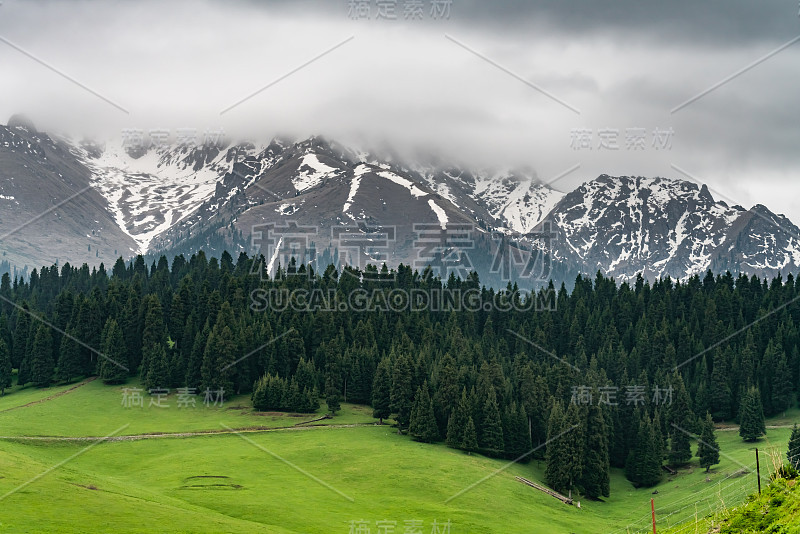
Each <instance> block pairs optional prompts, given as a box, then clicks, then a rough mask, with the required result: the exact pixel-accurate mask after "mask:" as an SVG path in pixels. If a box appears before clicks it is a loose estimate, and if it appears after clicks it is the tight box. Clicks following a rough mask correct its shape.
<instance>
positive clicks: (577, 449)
mask: <svg viewBox="0 0 800 534" xmlns="http://www.w3.org/2000/svg"><path fill="white" fill-rule="evenodd" d="M584 410H585V407H584V406H580V405H578V404H572V403H570V405H569V407H568V408H567V412H566V414H565V415H564V429H563V432H564V435H563V436H562V438H561V446H562V447H563V449H564V457H565V462H564V465H565V467H566V472H567V481H568V483H567V489H568V490H570V491H572V489H573V488H574V487H575V484H577V483H578V481H580V479H581V475H582V474H583V464H584V459H585V451H584V442H585V434H584V424H583V422H584V419H585V417H584V414H583V412H584Z"/></svg>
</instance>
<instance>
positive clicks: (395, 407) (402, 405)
mask: <svg viewBox="0 0 800 534" xmlns="http://www.w3.org/2000/svg"><path fill="white" fill-rule="evenodd" d="M412 387H413V384H412V382H411V362H410V361H409V359H408V356H406V355H405V354H401V355H400V356H398V358H397V361H396V362H395V363H394V368H393V369H392V389H391V394H390V400H391V409H392V413H394V414H395V415H396V420H397V426H398V428H399V429H404V428H407V427H408V421H409V419H410V418H411V406H412V403H413V402H414V391H413V390H412V389H411V388H412Z"/></svg>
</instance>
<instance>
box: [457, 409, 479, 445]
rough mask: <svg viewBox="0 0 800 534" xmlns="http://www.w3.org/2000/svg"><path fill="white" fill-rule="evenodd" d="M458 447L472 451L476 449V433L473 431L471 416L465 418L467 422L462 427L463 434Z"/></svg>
mask: <svg viewBox="0 0 800 534" xmlns="http://www.w3.org/2000/svg"><path fill="white" fill-rule="evenodd" d="M459 448H460V449H462V450H464V451H467V452H468V453H472V452H475V451H477V450H478V434H477V432H476V431H475V422H474V421H473V420H472V417H470V418H469V419H467V424H466V426H465V427H464V436H463V438H462V439H461V446H460V447H459Z"/></svg>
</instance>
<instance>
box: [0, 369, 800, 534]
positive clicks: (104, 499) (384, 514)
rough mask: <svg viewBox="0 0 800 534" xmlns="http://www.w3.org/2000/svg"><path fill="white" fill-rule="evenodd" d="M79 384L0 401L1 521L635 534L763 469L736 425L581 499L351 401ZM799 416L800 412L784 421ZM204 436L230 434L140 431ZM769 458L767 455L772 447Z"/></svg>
mask: <svg viewBox="0 0 800 534" xmlns="http://www.w3.org/2000/svg"><path fill="white" fill-rule="evenodd" d="M134 385H135V384H127V385H126V386H123V387H133V386H134ZM74 386H75V385H74V384H73V385H71V386H59V387H53V388H48V389H41V390H39V389H35V388H27V389H23V390H19V391H13V390H12V392H11V393H10V394H6V396H4V397H1V398H0V436H2V440H0V532H56V531H57V532H111V531H114V532H285V533H300V532H319V533H323V532H324V533H334V534H335V533H342V534H347V533H349V532H351V528H358V526H359V525H368V526H369V528H370V532H383V531H381V530H379V526H380V525H381V524H382V523H381V522H382V521H388V522H390V523H389V524H392V523H393V524H394V525H395V532H406V528H411V526H412V525H414V526H420V527H421V529H422V530H421V532H424V533H425V534H427V533H428V532H431V531H432V530H433V528H434V522H436V524H437V525H439V528H440V532H445V530H441V529H442V528H443V525H444V524H446V523H447V522H448V521H449V522H450V527H449V528H450V530H449V532H451V533H467V532H542V531H547V532H549V533H553V534H555V533H569V532H614V531H618V532H625V531H626V529H627V530H629V531H631V532H635V531H637V530H644V529H647V528H649V514H650V499H651V498H653V499H655V504H656V510H657V514H658V516H659V525H660V526H661V527H662V528H663V527H668V526H670V525H675V524H682V522H684V521H687V520H689V519H692V517H693V516H694V514H695V513H696V514H698V516H699V517H702V516H704V515H707V514H709V513H711V512H713V511H716V510H718V508H719V507H720V506H721V504H722V503H724V504H725V505H726V506H731V505H734V504H737V503H739V502H742V501H743V500H744V498H745V496H746V495H747V493H749V492H751V491H754V490H755V489H756V477H755V475H754V474H753V473H752V472H749V473H748V470H743V468H742V465H745V466H754V464H755V456H754V454H755V453H754V451H753V450H752V448H753V446H754V445H753V444H747V443H743V442H742V440H741V439H740V438H739V436H738V434H737V432H736V431H735V430H727V431H725V430H720V431H718V432H717V439H718V441H719V445H720V448H721V450H722V452H723V453H724V456H723V457H722V459H721V463H720V464H719V465H718V466H715V467H714V469H712V471H711V473H709V474H706V473H705V472H704V470H703V469H700V468H699V467H698V466H697V463H696V461H694V462H693V464H692V465H691V466H689V467H688V468H686V469H682V470H681V471H680V472H679V474H678V475H677V476H666V474H665V477H664V480H663V482H662V483H661V484H660V485H659V486H657V487H656V488H649V489H635V488H633V486H632V485H631V484H630V483H629V482H628V481H627V480H626V479H625V477H624V475H623V473H622V472H621V471H620V470H613V473H612V482H611V484H612V487H611V497H610V498H609V499H606V500H605V501H604V502H599V501H595V502H592V501H586V500H583V501H582V502H581V507H580V508H577V507H574V506H567V505H565V504H563V503H561V502H560V501H558V500H556V499H554V498H552V497H549V496H547V495H545V494H544V493H541V492H538V491H536V490H534V489H532V488H530V487H528V486H525V485H523V484H521V483H519V482H517V481H516V480H515V479H514V476H517V475H518V476H523V477H526V478H529V479H531V480H534V481H541V480H542V479H543V470H544V463H543V462H537V461H533V462H530V463H528V464H512V465H508V464H507V463H506V462H504V461H502V460H493V459H489V458H485V457H482V456H479V455H467V454H465V453H463V452H461V451H456V450H453V449H449V448H447V447H445V446H444V445H443V444H438V445H425V444H420V443H416V442H414V441H412V440H411V439H409V438H408V437H407V436H400V435H398V434H397V432H396V431H395V430H394V429H393V428H392V427H390V426H385V425H384V426H379V425H376V424H374V423H375V420H374V419H373V418H372V416H371V415H372V414H371V409H370V408H369V407H365V406H357V405H352V404H344V405H343V409H342V411H341V412H340V414H339V415H337V416H336V417H335V418H333V419H328V420H323V421H319V422H317V423H314V425H315V426H300V427H297V426H295V425H297V424H298V423H302V422H303V421H308V420H310V419H314V418H315V416H313V415H311V416H309V415H302V416H299V415H297V414H277V413H275V414H256V413H253V412H252V411H251V407H250V400H249V398H247V397H244V396H243V397H235V398H232V399H231V400H230V401H226V403H225V404H224V405H223V406H222V407H206V406H204V405H203V403H202V397H201V398H199V399H198V401H197V406H196V407H195V408H191V407H190V408H178V407H177V406H176V401H177V399H176V397H175V395H174V394H173V395H170V396H169V397H168V398H167V399H166V403H167V404H169V405H170V407H169V408H157V407H154V406H153V407H149V406H147V404H148V398H147V397H145V407H143V408H140V407H132V408H126V407H124V406H123V405H122V391H121V387H116V386H114V387H112V386H105V385H103V384H101V383H100V382H99V381H93V382H89V383H86V384H84V385H81V386H80V387H78V388H75V389H71V390H70V388H73V387H74ZM67 390H70V391H67ZM59 394H60V395H59ZM37 401H40V402H37ZM322 413H323V411H322V410H320V415H321V414H322ZM798 419H800V417H799V416H798V413H797V411H794V412H789V413H787V414H785V415H784V416H782V417H781V418H779V420H777V421H775V422H777V423H780V424H781V425H785V424H788V423H789V422H791V421H796V420H798ZM772 422H773V421H768V424H770V423H772ZM125 425H127V426H125ZM123 426H124V428H123V429H122V430H121V431H119V432H118V433H117V434H116V436H127V437H126V438H123V439H120V438H117V439H116V440H114V441H111V440H110V441H107V442H101V443H95V442H94V441H91V440H74V439H73V440H59V439H56V438H57V437H70V438H81V437H103V436H107V435H108V434H110V433H111V432H114V431H115V430H117V429H119V428H120V427H123ZM226 427H230V428H232V429H234V430H240V429H241V430H242V432H241V433H238V434H237V433H235V432H232V431H230V430H228V429H227V428H226ZM270 429H272V430H270ZM202 432H224V433H219V434H207V435H191V436H176V437H155V438H150V439H140V438H141V437H142V436H141V435H144V434H159V433H177V434H180V433H202ZM789 432H790V430H789V428H772V429H769V430H768V434H767V436H766V437H765V438H764V439H762V440H761V441H759V442H758V444H757V445H758V447H759V448H760V449H762V450H768V449H769V448H770V447H775V448H777V449H778V450H779V451H780V452H781V453H784V452H785V447H786V443H787V441H788V436H789ZM26 437H39V438H43V437H44V438H52V439H25V438H26ZM761 465H762V470H765V471H766V469H767V468H769V466H770V462H769V461H768V458H767V457H766V454H764V455H762V461H761ZM751 469H753V468H751ZM465 490H466V491H465ZM655 491H657V493H654V492H655ZM362 522H363V523H362ZM353 532H358V531H356V530H353ZM361 532H367V531H364V530H362V531H361ZM408 532H413V530H408Z"/></svg>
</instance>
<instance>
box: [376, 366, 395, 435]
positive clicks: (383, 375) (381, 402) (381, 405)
mask: <svg viewBox="0 0 800 534" xmlns="http://www.w3.org/2000/svg"><path fill="white" fill-rule="evenodd" d="M390 375H391V363H390V362H389V359H388V358H383V359H382V360H381V362H380V363H379V364H378V369H377V370H376V371H375V379H374V380H373V382H372V417H376V418H377V419H378V420H379V422H380V424H383V420H384V419H386V418H387V417H389V416H390V415H391V414H392V410H391V402H390V401H391V397H390V395H391V389H392V379H391V376H390Z"/></svg>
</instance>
